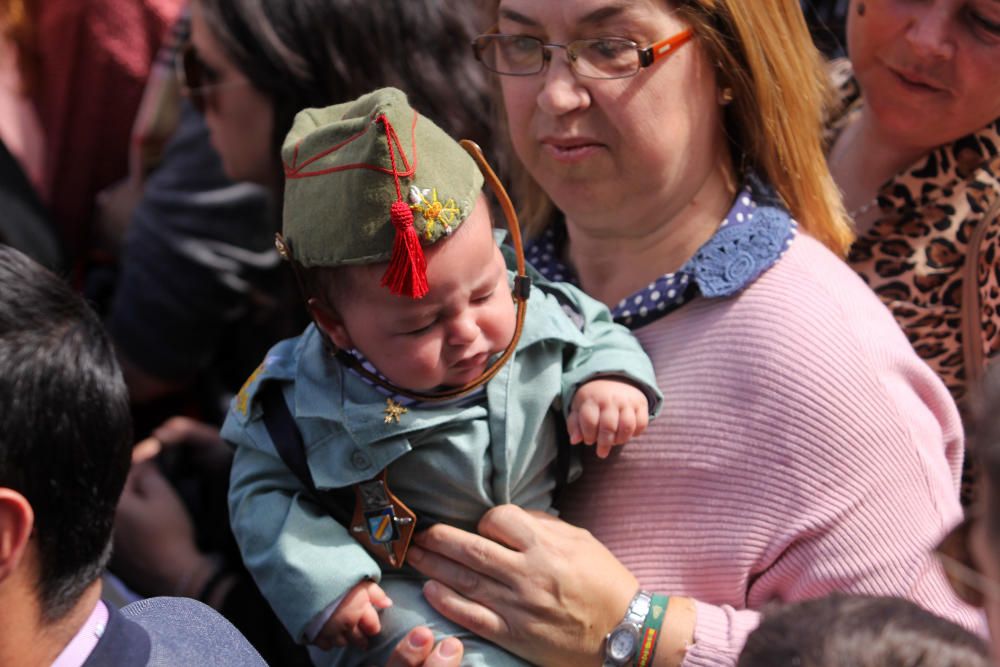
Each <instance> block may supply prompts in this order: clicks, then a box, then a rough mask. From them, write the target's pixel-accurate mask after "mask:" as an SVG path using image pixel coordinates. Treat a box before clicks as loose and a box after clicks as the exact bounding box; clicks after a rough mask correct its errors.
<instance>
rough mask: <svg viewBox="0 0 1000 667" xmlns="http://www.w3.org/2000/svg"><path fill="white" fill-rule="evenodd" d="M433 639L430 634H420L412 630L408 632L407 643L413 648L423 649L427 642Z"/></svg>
mask: <svg viewBox="0 0 1000 667" xmlns="http://www.w3.org/2000/svg"><path fill="white" fill-rule="evenodd" d="M433 638H434V637H433V636H431V635H430V633H425V632H420V631H419V630H413V631H412V632H410V636H409V639H408V641H409V643H410V646H412V647H413V648H423V647H424V646H427V642H429V641H431V640H432V639H433Z"/></svg>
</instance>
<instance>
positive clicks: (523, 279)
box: [275, 139, 531, 401]
mask: <svg viewBox="0 0 1000 667" xmlns="http://www.w3.org/2000/svg"><path fill="white" fill-rule="evenodd" d="M459 143H460V144H461V146H462V148H464V149H465V150H466V152H468V153H469V155H471V156H472V159H473V160H475V161H476V165H477V166H478V167H479V170H480V171H481V172H482V173H483V177H484V178H485V179H486V182H487V183H489V185H490V189H491V190H492V191H493V194H494V196H495V197H496V198H497V200H498V201H499V202H500V207H501V208H502V209H503V213H504V217H505V218H506V219H507V230H508V232H510V236H511V240H512V241H513V243H514V250H515V252H516V253H517V275H516V276H515V277H514V287H513V289H512V290H511V294H512V296H513V297H514V301H516V302H517V322H516V325H515V327H514V336H513V337H512V338H511V339H510V343H508V344H507V347H506V348H505V349H504V351H503V354H501V355H500V356H499V357H498V358H497V360H496V361H494V362H493V363H492V364H490V366H489V368H487V369H486V370H485V371H483V373H482V375H480V376H479V377H478V378H476V379H475V380H472V381H471V382H468V383H466V384H464V385H462V386H461V387H455V388H453V389H446V390H444V391H415V390H412V389H404V388H403V387H398V386H396V385H395V384H393V383H391V382H389V381H388V380H387V379H385V378H384V377H382V376H380V375H377V374H375V373H372V372H371V371H369V370H368V369H367V368H365V367H364V366H363V365H362V364H361V362H359V361H358V359H357V358H356V357H355V356H354V355H352V354H350V353H349V352H346V351H344V350H341V349H339V348H336V347H335V346H334V345H333V342H332V341H329V340H328V341H327V342H328V343H329V345H330V347H331V349H333V351H334V352H333V354H334V355H335V356H336V357H337V360H338V361H340V362H341V363H342V364H344V365H345V366H347V367H348V368H350V369H352V370H353V371H355V372H356V373H358V374H359V375H361V376H363V377H364V378H366V379H367V380H369V381H370V382H372V383H373V384H377V385H379V386H380V387H384V388H385V389H387V390H389V391H390V392H392V393H393V394H396V395H399V396H406V397H407V398H411V399H415V400H420V401H446V400H451V399H454V398H457V397H459V396H463V395H465V394H468V393H470V392H472V391H475V390H476V389H478V388H479V387H481V386H483V385H484V384H486V383H487V382H489V381H490V380H492V379H493V377H494V376H495V375H496V374H497V373H499V372H500V369H501V368H503V365H504V364H506V363H507V362H508V361H509V360H510V358H511V357H512V356H513V355H514V350H515V348H516V347H517V343H518V341H519V340H520V338H521V330H522V329H523V328H524V316H525V314H526V313H527V310H528V295H529V294H530V292H531V279H530V278H529V277H528V276H527V274H526V272H525V262H524V246H523V243H522V241H521V227H520V225H519V223H518V220H517V213H516V212H515V211H514V205H513V204H512V203H511V201H510V196H508V195H507V190H506V189H504V187H503V184H502V183H501V182H500V179H499V178H497V175H496V173H495V172H494V171H493V169H492V168H491V167H490V165H489V163H488V162H487V161H486V158H485V157H484V156H483V152H482V150H480V148H479V146H478V145H476V143H475V142H473V141H469V140H468V139H462V140H461V141H460V142H459ZM275 245H276V246H277V247H278V252H279V254H281V256H282V257H283V258H285V259H288V260H290V261H291V264H292V268H293V270H294V272H295V276H296V279H297V280H298V282H299V287H300V289H301V290H302V293H303V296H304V297H306V298H308V295H306V293H305V291H304V283H303V281H302V280H301V276H300V275H299V266H298V264H297V263H296V262H295V261H294V260H291V252H290V248H289V247H288V245H287V242H286V241H285V240H284V239H283V238H282V236H281V234H277V235H276V240H275ZM317 328H319V327H318V325H317ZM320 331H322V329H320Z"/></svg>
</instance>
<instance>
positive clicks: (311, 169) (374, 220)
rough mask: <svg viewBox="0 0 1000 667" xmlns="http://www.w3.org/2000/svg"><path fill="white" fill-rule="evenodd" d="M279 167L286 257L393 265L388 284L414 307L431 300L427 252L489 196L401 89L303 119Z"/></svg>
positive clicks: (465, 158)
mask: <svg viewBox="0 0 1000 667" xmlns="http://www.w3.org/2000/svg"><path fill="white" fill-rule="evenodd" d="M281 158H282V162H283V163H284V170H285V201H284V212H283V225H282V231H283V238H282V237H279V239H278V246H279V250H280V251H281V252H282V255H283V256H285V257H286V259H290V260H294V261H295V262H297V263H298V264H299V265H301V266H303V267H317V266H331V267H332V266H345V265H352V264H374V263H379V262H389V269H388V270H387V271H386V274H385V276H384V277H383V279H382V284H383V285H385V286H387V287H389V289H390V290H392V292H393V293H394V294H406V295H409V296H412V297H415V298H419V297H421V296H423V295H424V294H425V293H426V291H427V281H426V264H425V263H424V255H423V249H422V245H430V244H433V243H435V242H437V241H438V240H439V239H441V238H444V237H445V236H447V235H449V234H451V233H452V232H453V231H454V230H455V229H456V228H457V227H458V226H459V225H461V224H462V223H463V222H464V221H465V220H466V218H468V217H469V214H470V213H471V212H472V207H473V206H474V205H475V202H476V197H478V196H479V192H480V190H481V189H482V187H483V176H482V174H481V173H480V171H479V168H478V167H477V166H476V162H475V161H474V160H473V159H472V157H470V156H469V154H468V153H467V152H466V151H465V150H464V149H463V148H462V147H461V146H460V145H459V144H458V142H457V141H455V140H454V139H452V138H451V137H449V136H448V135H447V134H446V133H445V132H444V131H443V130H442V129H441V128H439V127H438V126H437V125H435V124H434V123H432V122H431V121H430V120H428V119H427V118H425V117H424V116H422V115H420V114H418V113H417V112H416V111H415V110H414V109H413V108H412V107H411V106H410V105H409V103H408V102H407V100H406V95H405V94H404V93H403V92H402V91H400V90H397V89H395V88H382V89H380V90H376V91H374V92H372V93H369V94H367V95H364V96H362V97H359V98H358V99H356V100H354V101H352V102H346V103H344V104H336V105H334V106H330V107H326V108H324V109H305V110H304V111H300V112H299V113H298V114H297V115H296V116H295V122H294V124H293V125H292V129H291V131H290V132H289V133H288V136H287V137H286V138H285V144H284V146H283V147H282V150H281Z"/></svg>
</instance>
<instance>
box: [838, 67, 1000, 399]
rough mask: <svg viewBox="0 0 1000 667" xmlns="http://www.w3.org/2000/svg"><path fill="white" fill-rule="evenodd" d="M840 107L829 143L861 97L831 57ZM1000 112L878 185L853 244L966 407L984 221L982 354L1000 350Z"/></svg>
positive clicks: (846, 70)
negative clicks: (969, 294)
mask: <svg viewBox="0 0 1000 667" xmlns="http://www.w3.org/2000/svg"><path fill="white" fill-rule="evenodd" d="M830 73H831V78H832V81H833V83H834V86H835V94H836V104H835V105H834V106H833V107H832V110H831V113H830V114H829V115H828V117H827V123H826V127H827V130H826V137H825V139H826V145H827V147H830V146H832V145H833V142H834V141H835V140H836V138H837V136H839V134H840V132H841V131H842V130H843V128H844V127H846V126H847V125H848V124H849V123H851V122H852V121H853V120H855V119H857V117H858V112H859V111H860V108H861V104H862V100H861V97H860V90H859V89H858V85H857V82H856V81H855V80H854V78H853V75H852V74H853V73H852V71H851V67H850V63H849V62H848V61H846V60H837V61H833V62H832V63H831V64H830ZM998 198H1000V119H997V120H995V121H994V122H992V123H990V124H989V125H987V126H986V127H984V128H983V129H981V130H979V131H978V132H974V133H972V134H970V135H968V136H965V137H962V138H961V139H959V140H957V141H955V142H953V143H951V144H947V145H943V146H940V147H939V148H937V149H935V150H934V151H932V152H931V153H929V154H928V155H926V156H925V157H923V158H921V159H920V160H919V161H918V162H917V163H916V164H913V165H911V166H910V168H909V169H907V170H905V171H903V172H901V173H899V174H897V175H896V176H895V177H894V178H892V179H891V180H890V181H889V182H887V183H885V184H884V185H883V186H882V187H881V189H880V190H879V195H878V206H879V211H880V213H881V216H880V218H879V220H878V221H877V222H876V223H875V225H874V226H873V227H872V228H871V230H870V231H869V232H867V233H866V234H864V235H862V236H860V237H859V238H858V239H857V240H856V241H855V243H854V245H853V246H852V247H851V251H850V254H849V255H848V262H849V263H850V264H851V266H853V267H854V269H855V270H856V271H857V272H858V273H859V274H860V275H861V277H862V278H864V279H865V281H866V282H867V283H868V284H869V285H870V286H871V287H872V289H873V290H875V293H876V294H878V295H879V297H881V299H882V300H883V301H884V302H885V304H886V305H887V306H888V307H889V309H890V310H891V311H892V313H893V314H894V315H895V316H896V320H897V321H898V322H899V324H900V326H901V327H902V329H903V331H904V332H906V335H907V337H908V338H909V339H910V342H911V343H912V344H913V347H914V349H916V351H917V353H918V354H919V355H920V356H921V357H922V358H923V359H924V360H925V361H927V363H928V364H929V365H930V366H931V368H933V369H934V370H935V371H937V373H938V375H939V376H940V377H941V378H942V379H943V380H944V383H945V384H946V385H947V386H948V389H949V390H950V391H951V393H952V396H954V398H955V401H956V403H958V405H959V408H960V409H961V410H962V412H963V415H965V414H967V410H968V407H969V406H968V401H967V387H966V382H965V369H964V361H963V356H962V334H961V308H962V275H963V270H962V269H963V266H964V263H965V256H966V249H967V248H968V245H969V239H970V238H971V237H972V235H973V230H974V229H975V228H976V226H977V225H982V224H986V225H989V229H988V230H987V231H986V234H985V236H984V237H983V242H982V246H981V247H980V254H979V264H980V265H979V270H978V273H979V290H980V299H981V302H982V310H981V312H980V318H981V324H982V326H981V330H982V336H983V351H984V356H986V357H989V356H990V355H991V354H993V353H994V352H996V351H997V350H998V349H1000V264H998V262H997V261H996V257H997V253H998V250H1000V240H998V237H1000V215H991V217H990V219H989V220H984V219H983V218H984V217H985V215H986V213H987V211H988V210H989V209H990V207H991V206H992V205H993V204H994V202H996V201H997V200H998Z"/></svg>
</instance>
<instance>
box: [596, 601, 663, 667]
mask: <svg viewBox="0 0 1000 667" xmlns="http://www.w3.org/2000/svg"><path fill="white" fill-rule="evenodd" d="M652 601H653V594H652V593H650V592H648V591H644V590H642V589H640V590H639V591H637V592H636V594H635V595H634V596H632V600H631V602H629V605H628V609H626V610H625V616H624V618H622V620H621V622H620V623H618V625H616V626H615V627H614V628H613V629H612V630H611V632H609V633H608V634H607V635H606V636H605V638H604V667H625V666H626V665H630V664H634V661H635V660H634V659H635V658H636V656H638V655H639V650H640V641H641V640H642V637H641V634H640V633H641V631H642V626H643V624H645V622H646V617H647V616H648V615H649V609H650V607H651V605H652ZM621 631H628V632H629V634H631V635H633V637H634V638H635V645H634V647H633V650H632V653H631V654H630V655H629V656H628V657H627V658H617V657H615V656H614V655H613V654H612V641H611V640H612V637H613V636H614V635H615V634H616V633H618V632H621Z"/></svg>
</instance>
